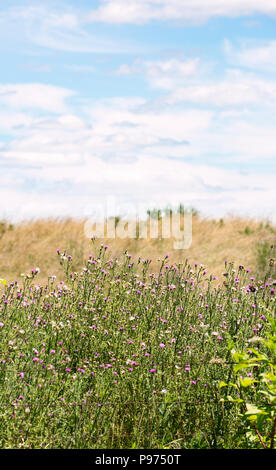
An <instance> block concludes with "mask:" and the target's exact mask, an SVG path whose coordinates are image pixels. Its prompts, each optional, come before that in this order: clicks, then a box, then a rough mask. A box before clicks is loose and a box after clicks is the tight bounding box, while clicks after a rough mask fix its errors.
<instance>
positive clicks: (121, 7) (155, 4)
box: [86, 0, 276, 24]
mask: <svg viewBox="0 0 276 470" xmlns="http://www.w3.org/2000/svg"><path fill="white" fill-rule="evenodd" d="M255 13H261V14H267V15H276V4H275V1H274V0H263V1H262V2H260V1H259V0H224V1H222V0H139V2H137V1H136V0H102V1H101V4H100V6H99V7H98V8H96V9H94V10H91V11H90V13H88V14H87V15H86V18H87V21H102V22H107V23H119V24H122V23H136V24H141V23H146V22H147V21H151V20H159V21H167V20H177V21H179V20H184V21H186V22H195V23H199V22H203V21H207V20H208V19H209V18H212V17H217V16H227V17H237V16H248V15H252V14H255Z"/></svg>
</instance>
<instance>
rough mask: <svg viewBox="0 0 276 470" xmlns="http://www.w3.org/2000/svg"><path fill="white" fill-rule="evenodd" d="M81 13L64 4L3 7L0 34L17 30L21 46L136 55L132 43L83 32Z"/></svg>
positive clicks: (83, 24)
mask: <svg viewBox="0 0 276 470" xmlns="http://www.w3.org/2000/svg"><path fill="white" fill-rule="evenodd" d="M82 11H83V10H82V9H80V8H73V7H72V6H70V5H68V4H66V3H63V2H60V5H55V6H53V5H49V6H47V5H43V6H37V5H36V4H32V3H31V4H29V5H25V6H23V7H20V6H17V7H14V8H13V7H11V8H6V9H5V10H4V9H3V11H2V13H0V24H1V26H2V27H1V29H0V35H1V34H2V35H3V37H4V38H6V37H12V36H13V31H16V32H17V37H19V38H20V41H21V43H24V41H26V40H27V42H31V43H34V44H36V45H39V46H42V47H45V48H50V49H56V50H60V51H67V52H87V53H88V52H90V53H111V54H112V53H115V54H118V53H128V52H130V51H133V50H136V52H139V49H140V48H139V47H138V46H137V44H136V45H135V44H133V43H132V41H128V42H126V41H123V40H121V39H117V40H116V39H114V38H112V37H108V36H106V35H103V34H99V33H91V32H88V31H87V30H86V29H85V26H86V24H87V21H86V14H83V13H82ZM13 37H14V38H15V36H13ZM140 52H141V50H140Z"/></svg>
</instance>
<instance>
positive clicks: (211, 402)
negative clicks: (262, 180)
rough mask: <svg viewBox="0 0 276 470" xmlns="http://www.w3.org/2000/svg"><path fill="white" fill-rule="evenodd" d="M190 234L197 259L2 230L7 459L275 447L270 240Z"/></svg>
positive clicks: (37, 226) (257, 232) (201, 225)
mask: <svg viewBox="0 0 276 470" xmlns="http://www.w3.org/2000/svg"><path fill="white" fill-rule="evenodd" d="M246 227H249V229H250V230H248V229H246ZM193 230H194V232H193V244H192V247H191V249H190V250H187V253H184V252H183V251H182V252H178V250H175V251H171V252H170V251H169V248H170V247H171V240H136V239H135V240H116V239H115V240H113V241H111V244H110V246H109V244H108V243H107V241H106V240H105V241H103V240H92V241H91V240H87V239H86V238H85V237H84V235H83V225H82V223H81V222H76V221H72V220H67V221H51V220H49V221H37V222H33V223H32V224H30V223H29V224H21V225H18V226H15V227H12V226H7V229H6V230H5V229H4V230H3V231H2V236H1V240H0V243H1V248H0V253H1V268H0V277H1V278H2V281H1V282H2V283H0V286H2V288H0V290H1V291H2V292H1V301H0V382H1V392H0V406H1V420H0V447H1V448H40V447H42V448H63V449H66V448H97V449H99V448H102V449H104V448H138V449H150V448H152V449H158V448H159V449H160V448H161V449H164V448H168V449H185V448H187V449H189V448H195V449H199V448H273V446H274V434H275V425H276V421H275V393H276V390H275V388H276V378H275V347H276V323H275V318H274V314H275V284H276V281H275V247H274V245H273V237H274V236H275V233H274V229H273V227H271V225H270V224H269V225H268V226H265V224H262V226H261V224H260V223H257V222H253V221H242V220H238V219H230V220H227V221H223V223H222V222H221V221H206V220H203V219H200V218H199V217H198V216H197V215H196V214H195V215H194V223H193ZM268 244H269V245H268ZM53 245H55V246H54V247H53ZM130 248H132V249H133V251H130ZM212 250H213V251H214V253H213V252H212ZM162 252H163V255H162V257H160V254H161V253H162ZM167 253H168V254H167ZM15 255H16V256H15ZM148 255H150V256H148ZM53 256H54V257H55V261H54V260H53ZM195 258H196V261H195ZM245 261H246V262H245ZM201 263H202V264H201ZM258 263H259V266H258ZM30 264H32V265H33V267H32V269H29V268H28V265H30ZM36 266H39V268H40V269H41V271H42V272H41V271H40V269H39V268H37V267H36ZM57 266H58V267H59V270H57ZM210 267H211V269H210ZM22 268H23V269H22ZM27 268H28V270H27ZM20 271H22V272H24V275H23V276H21V277H19V276H18V273H19V272H20ZM216 271H217V274H216ZM47 272H48V274H46V273H47ZM39 276H41V277H40V278H39ZM4 279H5V281H4Z"/></svg>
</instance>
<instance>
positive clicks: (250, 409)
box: [245, 403, 267, 416]
mask: <svg viewBox="0 0 276 470" xmlns="http://www.w3.org/2000/svg"><path fill="white" fill-rule="evenodd" d="M246 408H247V411H246V412H245V415H246V416H251V415H266V414H267V413H266V412H265V411H264V410H260V409H259V408H257V406H256V405H252V404H251V403H246Z"/></svg>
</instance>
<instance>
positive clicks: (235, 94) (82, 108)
mask: <svg viewBox="0 0 276 470" xmlns="http://www.w3.org/2000/svg"><path fill="white" fill-rule="evenodd" d="M0 54H1V74H0V172H1V185H0V201H1V205H0V219H1V218H7V219H10V220H14V221H16V220H21V219H26V218H38V217H48V216H68V215H69V216H81V217H83V216H89V215H91V213H93V211H94V210H95V207H100V206H99V205H100V204H102V205H104V204H106V201H109V200H110V199H112V201H113V205H114V207H115V208H114V211H115V212H116V213H117V214H119V213H123V212H124V211H126V210H128V209H126V208H127V207H130V206H131V205H132V207H134V206H135V207H138V206H139V205H140V207H141V206H143V207H154V206H166V205H168V204H170V205H173V206H174V205H177V204H178V203H180V202H181V203H183V204H184V205H186V206H187V207H191V206H193V207H195V208H197V209H198V210H199V211H200V212H201V213H202V214H203V215H206V216H211V217H223V216H224V215H227V214H238V215H247V216H254V217H258V218H259V217H268V218H270V219H272V220H274V221H275V218H276V216H275V210H274V207H275V199H276V190H275V187H276V185H275V157H276V107H275V105H276V80H275V78H276V2H275V0H262V1H260V0H66V1H64V2H63V1H62V0H59V1H58V2H54V1H50V0H41V1H38V0H36V1H32V0H0ZM107 204H108V203H107ZM108 210H109V209H108ZM114 215H115V214H114Z"/></svg>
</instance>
